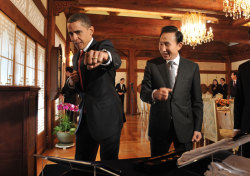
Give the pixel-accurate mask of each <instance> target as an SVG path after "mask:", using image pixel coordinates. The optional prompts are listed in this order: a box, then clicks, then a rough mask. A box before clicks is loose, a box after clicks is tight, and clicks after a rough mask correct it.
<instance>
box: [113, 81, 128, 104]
mask: <svg viewBox="0 0 250 176" xmlns="http://www.w3.org/2000/svg"><path fill="white" fill-rule="evenodd" d="M124 81H125V79H124V78H121V79H120V83H118V84H116V86H115V89H116V92H117V93H118V95H119V97H120V99H121V102H122V107H123V106H124V94H125V93H126V92H127V89H126V86H125V84H124Z"/></svg>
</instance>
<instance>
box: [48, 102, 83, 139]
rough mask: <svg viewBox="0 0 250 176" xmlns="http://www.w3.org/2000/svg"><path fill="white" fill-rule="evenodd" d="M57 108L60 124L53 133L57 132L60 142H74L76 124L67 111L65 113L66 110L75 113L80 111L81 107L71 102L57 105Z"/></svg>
mask: <svg viewBox="0 0 250 176" xmlns="http://www.w3.org/2000/svg"><path fill="white" fill-rule="evenodd" d="M57 109H58V111H59V114H58V116H59V124H58V125H57V126H55V128H54V131H53V134H56V136H57V138H58V140H59V143H62V144H65V143H73V140H74V133H75V131H76V125H75V124H74V123H73V122H71V121H70V118H69V116H68V115H67V113H65V110H67V111H70V112H72V113H73V112H77V111H79V108H78V106H76V105H73V104H70V103H61V104H59V105H57Z"/></svg>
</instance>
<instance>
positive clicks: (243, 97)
mask: <svg viewBox="0 0 250 176" xmlns="http://www.w3.org/2000/svg"><path fill="white" fill-rule="evenodd" d="M248 37H249V39H250V29H249V31H248ZM249 43H250V40H249ZM249 75H250V60H249V61H247V62H245V63H243V64H241V65H240V66H239V69H238V79H237V83H236V97H235V100H234V129H239V130H240V132H241V133H248V134H249V133H250V101H249V100H250V91H249V90H250V76H249ZM242 155H243V156H244V157H247V158H250V142H249V143H246V144H244V145H242Z"/></svg>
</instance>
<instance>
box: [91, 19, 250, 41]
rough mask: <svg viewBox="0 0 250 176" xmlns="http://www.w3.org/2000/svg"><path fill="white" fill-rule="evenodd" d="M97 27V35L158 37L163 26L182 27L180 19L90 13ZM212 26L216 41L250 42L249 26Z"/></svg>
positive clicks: (208, 25)
mask: <svg viewBox="0 0 250 176" xmlns="http://www.w3.org/2000/svg"><path fill="white" fill-rule="evenodd" d="M88 16H89V17H90V19H91V21H92V24H93V26H94V27H95V34H96V35H100V36H101V35H104V36H105V35H107V34H109V35H117V36H122V35H131V36H147V37H158V36H159V34H160V32H161V28H162V27H164V26H166V25H173V26H176V27H178V28H179V29H180V26H181V22H180V21H172V20H158V19H145V18H132V17H120V16H108V15H88ZM210 26H211V27H212V29H213V33H214V40H215V41H224V42H237V43H245V44H248V42H249V41H248V37H247V36H248V30H249V27H243V26H239V27H232V26H231V25H227V24H211V23H210V24H207V27H210Z"/></svg>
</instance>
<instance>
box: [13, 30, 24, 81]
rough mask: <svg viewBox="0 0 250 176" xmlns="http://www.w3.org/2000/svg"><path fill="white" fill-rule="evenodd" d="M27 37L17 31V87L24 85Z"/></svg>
mask: <svg viewBox="0 0 250 176" xmlns="http://www.w3.org/2000/svg"><path fill="white" fill-rule="evenodd" d="M24 55H25V35H24V34H23V33H21V32H20V31H19V30H16V48H15V83H14V84H15V85H24Z"/></svg>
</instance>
